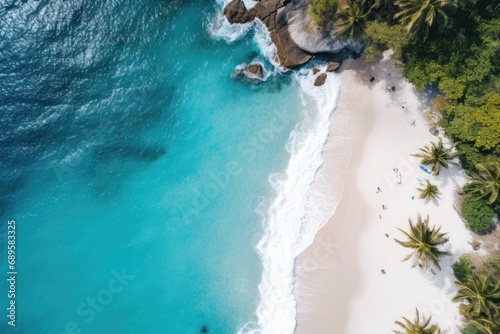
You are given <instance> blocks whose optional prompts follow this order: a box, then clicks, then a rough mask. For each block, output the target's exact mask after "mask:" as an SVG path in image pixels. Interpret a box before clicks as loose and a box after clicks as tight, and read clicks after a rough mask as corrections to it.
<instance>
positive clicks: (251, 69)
mask: <svg viewBox="0 0 500 334" xmlns="http://www.w3.org/2000/svg"><path fill="white" fill-rule="evenodd" d="M245 70H246V71H247V72H248V73H252V74H253V75H255V76H257V77H259V78H261V79H262V78H263V77H264V74H263V72H264V69H263V68H262V65H261V64H250V65H248V66H247V67H246V68H245Z"/></svg>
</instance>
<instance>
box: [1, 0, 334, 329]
mask: <svg viewBox="0 0 500 334" xmlns="http://www.w3.org/2000/svg"><path fill="white" fill-rule="evenodd" d="M0 6H1V7H0V22H1V23H0V86H1V87H0V116H1V117H0V131H1V134H0V158H1V160H0V167H1V169H0V179H1V194H0V205H1V207H0V217H1V224H0V228H1V229H2V231H1V233H0V243H1V245H2V246H1V247H2V248H1V249H0V256H1V257H2V261H1V262H0V264H1V265H0V270H1V272H2V274H3V275H5V277H7V274H6V273H7V272H8V271H9V269H8V267H7V263H6V261H4V259H6V258H7V222H8V221H9V220H15V222H16V268H15V269H16V272H17V275H16V293H15V294H16V296H15V302H16V326H15V327H12V326H9V325H8V324H7V321H8V319H7V317H6V316H5V315H6V314H7V313H8V311H4V313H5V315H3V314H2V318H0V319H3V320H2V321H1V322H0V332H1V333H46V334H48V333H53V334H55V333H182V334H184V333H200V332H204V331H205V332H209V333H236V332H237V331H238V330H240V329H241V328H242V327H243V326H244V325H245V324H247V328H250V329H249V331H251V328H258V326H257V325H255V326H254V325H252V324H250V325H249V324H248V323H256V322H259V323H262V319H265V318H266V317H269V315H266V314H263V313H266V312H267V311H268V309H267V308H266V307H262V296H263V295H265V292H263V291H266V290H265V286H266V284H264V289H263V288H262V287H261V289H260V290H259V287H258V286H259V284H260V283H261V281H262V276H263V263H266V261H264V262H262V260H261V256H262V254H263V253H264V252H265V250H264V249H265V248H266V245H272V244H273V243H272V242H270V241H269V235H274V234H275V232H272V230H271V232H269V230H268V229H267V230H266V226H267V225H269V224H270V223H269V222H271V225H273V224H272V221H273V220H274V219H275V218H276V217H274V218H273V215H274V213H272V211H273V210H274V209H273V207H274V208H275V207H276V203H275V205H274V206H273V205H272V204H271V202H272V200H271V199H272V198H273V197H275V196H276V193H277V192H278V193H279V189H278V188H279V186H277V184H279V183H280V181H279V177H277V176H276V175H277V174H273V173H276V172H282V173H283V172H284V171H285V170H286V169H287V166H288V168H289V166H290V165H289V161H290V152H294V150H295V148H296V147H295V146H296V145H298V144H297V143H295V142H294V140H293V138H295V137H301V136H300V135H297V136H295V137H294V136H292V137H290V134H291V133H294V129H296V130H297V123H298V122H299V121H300V120H303V118H304V115H305V114H304V103H306V102H304V101H305V98H304V96H303V95H302V96H301V94H300V93H301V92H303V89H304V87H301V85H300V84H299V80H297V79H296V78H295V79H294V77H293V76H292V75H290V73H276V71H274V73H273V74H272V75H270V77H269V78H268V79H267V81H266V82H265V83H260V84H247V83H242V82H241V81H240V80H238V79H234V78H232V77H231V73H232V71H233V70H234V69H235V67H237V66H238V65H239V64H242V63H248V62H250V61H252V60H258V61H260V62H262V63H263V64H264V66H265V68H266V70H267V71H266V72H267V73H271V72H273V70H272V69H273V66H272V64H271V63H269V61H268V60H266V58H265V57H264V56H263V55H262V54H261V51H260V48H259V45H258V44H257V43H256V39H255V38H254V33H253V32H249V33H248V34H246V35H245V36H244V37H242V38H240V39H239V40H238V41H236V42H232V43H227V42H226V41H224V40H223V39H222V38H219V37H220V29H219V30H218V31H219V33H218V34H215V35H219V36H214V34H213V31H215V30H217V27H216V28H214V27H213V25H214V24H216V23H214V22H216V21H217V20H216V17H217V15H218V13H220V5H218V4H216V3H215V2H211V1H208V2H207V1H201V0H192V1H186V0H172V1H167V0H144V1H139V0H135V1H134V0H121V1H120V0H113V1H94V0H70V1H63V0H55V1H15V0H14V1H11V2H10V3H3V4H1V5H0ZM216 25H217V24H216ZM219 28H220V27H219ZM294 75H295V74H294ZM318 106H319V107H321V106H323V107H325V105H321V104H318ZM326 106H327V107H329V108H330V109H332V106H331V105H328V104H327V105H326ZM316 107H317V106H316V105H314V106H312V107H310V109H311V110H312V109H314V108H316ZM306 116H307V115H306ZM313 118H314V117H313ZM306 119H307V117H306ZM313 121H314V120H313ZM313 121H310V122H309V123H307V122H306V123H302V125H303V126H306V127H307V126H309V127H312V125H311V124H312V123H314V122H313ZM311 122H312V123H311ZM310 123H311V124H310ZM302 132H303V131H302ZM302 132H300V133H302ZM306 132H307V131H306ZM319 133H322V132H321V131H320V132H319ZM324 137H325V138H326V134H325V135H324ZM291 138H292V140H291ZM321 138H322V137H321V136H320V138H319V139H314V138H313V139H314V140H316V141H317V142H319V147H320V146H321V140H323V141H324V138H323V139H321ZM297 140H298V139H297ZM318 140H319V141H318ZM298 141H299V142H300V140H298ZM287 143H288V144H287ZM287 145H288V146H287ZM313 146H314V145H313ZM316 146H318V145H316ZM316 151H317V150H316ZM316 151H314V150H309V152H316ZM310 154H312V153H310ZM292 156H293V154H292ZM311 157H312V156H310V157H309V158H310V160H311V159H312V158H311ZM306 158H307V157H306ZM312 160H314V159H312ZM292 161H293V159H292ZM314 166H315V165H313V166H312V167H311V168H312V174H311V173H309V174H311V175H313V174H314V168H317V167H314ZM303 174H304V175H305V174H307V173H306V172H303V173H302V174H300V175H303ZM270 175H275V177H274V178H271V181H272V182H270V181H269V180H270V179H269V177H270ZM289 176H290V175H289ZM308 182H310V180H309V181H308V179H306V180H304V182H303V184H304V187H305V186H307V184H308ZM285 188H286V187H285ZM294 189H295V190H294ZM299 190H300V189H299V188H293V189H292V188H291V190H290V189H289V190H288V191H291V192H294V191H295V192H298V191H299ZM278 199H279V196H278ZM284 203H285V204H286V203H287V201H286V200H284ZM263 208H264V209H263ZM265 208H270V209H269V212H271V218H265V217H264V218H263V215H265V213H264V214H263V212H265V210H266V209H265ZM256 211H257V212H259V213H260V214H258V213H256ZM292 211H293V210H292ZM277 216H278V217H277V218H276V219H278V218H279V214H278V215H277ZM303 217H304V214H303V213H300V212H299V213H298V216H297V217H296V220H300V219H303ZM287 219H288V218H287ZM278 220H280V219H278ZM266 221H267V223H266ZM284 221H286V219H284ZM266 231H267V232H266ZM266 234H268V239H266V238H264V239H263V236H264V235H266ZM278 235H279V233H278ZM263 240H264V241H263ZM266 240H267V241H266ZM259 241H260V244H259ZM290 243H291V244H293V240H292V241H291V242H290ZM256 247H257V248H259V252H257V251H256ZM275 248H276V247H275ZM285 250H286V248H285ZM289 250H290V252H289V253H290V254H288V253H287V255H286V256H285V258H286V259H287V260H286V261H285V263H286V264H287V265H286V266H285V267H286V268H285V270H284V271H283V273H284V275H289V276H290V280H291V273H292V270H293V268H292V266H293V258H294V255H296V254H294V252H293V249H292V248H291V246H290V245H289ZM285 253H286V252H285ZM269 263H272V261H271V262H269ZM269 263H268V266H269ZM264 267H266V265H264ZM264 272H266V271H265V270H264ZM287 277H288V276H287ZM264 281H265V280H264ZM274 283H275V284H281V283H280V282H279V281H277V282H274ZM285 283H286V284H289V283H290V282H285ZM286 284H284V286H286ZM281 285H283V284H281ZM8 290H9V285H8V283H7V281H6V280H5V279H3V280H2V281H1V282H0V296H1V298H0V300H1V304H2V309H4V310H5V309H6V308H7V307H8V306H9V301H10V300H11V299H8V298H6V297H7V291H8ZM279 297H280V296H279ZM280 298H281V297H280ZM275 304H276V305H278V306H279V303H275ZM259 305H260V306H259ZM285 309H286V308H285ZM256 310H259V311H258V312H257V313H256ZM291 316H292V318H293V316H294V314H292V315H291ZM278 318H279V317H278ZM278 320H279V319H278ZM283 328H288V327H287V326H284V327H283ZM272 332H273V330H270V331H267V333H272ZM285 332H286V331H285ZM283 333H284V332H283Z"/></svg>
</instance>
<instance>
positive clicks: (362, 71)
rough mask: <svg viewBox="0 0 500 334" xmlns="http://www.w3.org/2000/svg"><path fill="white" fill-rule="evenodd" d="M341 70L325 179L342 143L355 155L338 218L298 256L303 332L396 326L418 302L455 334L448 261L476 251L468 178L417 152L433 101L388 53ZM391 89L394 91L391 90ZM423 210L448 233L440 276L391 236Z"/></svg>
mask: <svg viewBox="0 0 500 334" xmlns="http://www.w3.org/2000/svg"><path fill="white" fill-rule="evenodd" d="M338 75H339V78H340V81H341V93H340V98H339V102H338V106H337V109H336V110H335V112H334V113H333V116H332V127H331V131H330V135H329V139H328V141H327V144H326V146H325V149H324V152H323V154H324V158H325V163H324V166H323V168H324V169H325V171H326V173H325V175H326V176H325V178H326V179H325V182H334V181H331V180H334V179H337V180H338V178H339V174H340V173H341V172H340V171H339V168H338V166H336V160H335V158H336V156H337V154H338V150H339V149H340V148H341V147H342V150H344V151H349V152H348V154H350V155H351V159H350V162H349V166H348V168H347V169H348V172H346V173H345V180H346V181H345V185H344V192H343V197H342V200H341V202H340V204H339V206H338V207H337V210H336V212H335V214H334V216H333V217H331V219H330V220H329V222H328V223H327V225H325V226H324V227H323V228H322V229H321V230H320V231H319V232H318V234H317V235H316V239H315V241H314V243H313V244H312V245H311V246H310V247H309V248H308V249H307V250H306V251H305V252H303V253H302V254H301V255H300V256H299V258H298V260H297V263H296V273H297V282H296V295H297V300H298V305H297V306H298V315H297V330H296V332H297V333H299V334H311V333H314V334H327V333H328V334H366V333H377V334H379V333H380V334H382V333H392V330H395V329H397V327H396V326H395V325H394V321H395V320H399V319H400V317H401V316H405V317H408V318H413V316H414V312H415V308H416V307H417V308H418V309H419V311H420V313H421V314H423V315H424V316H426V317H427V316H432V319H433V322H434V323H437V324H439V326H440V327H441V329H442V330H443V334H446V333H448V334H452V333H457V331H456V327H457V325H460V316H459V313H458V305H456V304H454V303H452V302H451V298H452V296H453V295H454V293H455V291H456V290H455V287H454V284H453V273H452V270H451V268H450V265H451V263H453V262H454V261H455V260H456V258H457V257H458V255H459V254H460V253H461V252H463V251H470V250H471V246H470V245H469V244H468V242H470V241H472V240H473V239H472V235H471V234H470V232H469V231H468V230H466V228H465V226H464V224H463V222H462V220H461V218H460V217H459V215H458V214H457V212H456V211H455V209H454V206H453V202H454V191H455V188H456V187H457V185H461V184H463V183H464V181H465V180H464V178H463V176H462V174H461V171H460V168H459V166H458V165H455V164H452V165H451V167H450V168H449V169H448V170H443V171H442V172H441V173H440V175H439V176H431V175H428V174H426V173H425V172H424V171H422V170H420V169H419V162H418V160H417V159H416V158H413V157H411V156H410V155H411V154H413V153H416V152H417V151H418V148H419V147H421V146H423V145H426V144H428V143H429V142H430V141H431V140H433V141H437V140H438V138H437V137H436V136H433V135H432V134H431V133H430V132H429V130H428V127H427V125H426V124H425V121H424V118H423V112H424V111H425V110H427V109H428V108H429V103H428V102H426V99H425V98H423V97H422V96H421V95H419V94H416V92H415V91H414V89H413V87H412V85H410V84H409V83H408V82H407V81H406V80H405V79H404V78H402V76H401V71H400V70H399V69H396V68H395V67H394V65H393V64H392V63H391V61H390V59H388V58H387V56H385V57H384V59H382V60H380V61H378V62H376V63H372V64H369V63H366V62H364V61H362V60H355V61H352V60H349V61H346V62H344V64H342V67H341V70H340V72H339V74H338ZM372 76H373V77H375V80H374V81H373V82H370V78H371V77H372ZM392 86H394V87H395V91H394V92H390V91H388V90H387V87H392ZM403 107H404V108H403ZM440 135H442V134H440ZM445 143H446V140H445ZM346 145H347V146H348V147H346ZM394 168H397V169H398V171H399V172H400V174H401V179H402V182H401V184H397V183H396V180H395V173H394V172H393V169H394ZM416 177H418V178H420V179H422V180H424V179H429V180H430V181H431V182H432V183H434V184H437V185H438V186H439V190H440V192H441V194H440V197H439V199H438V200H437V201H436V202H432V201H431V202H429V203H425V201H424V200H421V199H418V192H417V190H416V188H417V187H418V186H419V184H418V182H417V180H416ZM337 188H338V187H337ZM377 188H380V190H381V191H380V192H378V191H377ZM412 196H415V198H414V199H412ZM383 205H384V207H386V209H383V208H382V206H383ZM419 213H420V214H421V215H422V216H423V217H425V216H426V215H429V216H430V225H431V226H432V225H434V224H435V225H438V226H441V227H442V231H443V232H448V233H449V234H448V237H449V242H448V243H447V244H446V245H445V247H444V248H445V249H446V250H449V251H450V252H452V253H453V256H447V257H444V258H443V259H442V262H441V263H442V268H443V270H442V271H439V270H438V269H437V268H433V271H434V272H435V273H436V274H433V273H432V272H431V271H430V270H429V271H427V272H425V273H424V272H422V271H421V270H420V268H418V267H416V268H412V261H411V260H409V261H407V262H402V261H401V260H402V259H403V258H404V257H405V256H406V255H407V254H408V253H410V251H409V250H408V249H405V248H403V247H402V246H400V245H398V244H397V243H396V242H395V241H394V239H393V238H399V239H403V240H404V236H403V234H402V233H401V232H400V231H398V230H397V228H402V229H407V227H408V218H409V217H411V218H413V219H416V217H417V215H418V214H419ZM386 235H387V236H386ZM382 269H383V270H385V274H383V273H382V272H381V270H382Z"/></svg>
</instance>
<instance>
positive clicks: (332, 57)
mask: <svg viewBox="0 0 500 334" xmlns="http://www.w3.org/2000/svg"><path fill="white" fill-rule="evenodd" d="M307 11H308V3H307V0H260V1H259V2H258V3H257V4H256V5H255V6H254V7H253V8H251V9H247V8H246V7H245V5H244V3H243V1H242V0H232V1H231V2H230V3H229V4H227V5H226V7H225V8H224V15H225V16H226V17H227V19H228V20H229V22H230V23H247V22H250V21H253V20H254V19H259V20H260V21H262V22H263V23H264V24H265V25H266V27H267V29H268V30H269V33H270V35H271V40H272V41H273V43H274V44H275V45H276V49H277V56H278V58H279V61H280V63H281V65H282V66H284V67H287V68H295V67H298V66H300V65H303V64H305V63H307V62H308V61H309V60H311V59H312V58H320V59H324V60H326V61H342V60H343V59H345V58H347V57H349V56H351V55H352V54H353V53H355V54H357V53H359V52H360V51H362V49H363V46H362V45H356V44H354V43H349V42H345V41H341V40H340V39H339V38H337V37H334V36H333V35H332V32H331V31H328V30H322V29H320V28H319V27H317V26H315V25H314V24H313V23H312V21H311V19H310V18H309V16H308V14H307Z"/></svg>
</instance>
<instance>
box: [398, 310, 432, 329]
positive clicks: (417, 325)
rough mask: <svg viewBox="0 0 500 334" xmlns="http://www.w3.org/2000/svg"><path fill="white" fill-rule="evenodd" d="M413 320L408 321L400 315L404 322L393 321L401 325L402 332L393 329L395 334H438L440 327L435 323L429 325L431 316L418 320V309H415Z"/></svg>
mask: <svg viewBox="0 0 500 334" xmlns="http://www.w3.org/2000/svg"><path fill="white" fill-rule="evenodd" d="M415 314H416V316H415V320H413V321H410V320H408V319H407V318H405V317H402V318H403V320H404V323H403V322H401V321H395V322H394V323H395V324H396V325H398V326H399V327H401V328H402V329H403V330H404V332H400V331H393V332H394V333H396V334H440V333H441V329H440V328H439V327H438V326H436V325H431V324H430V323H431V319H432V317H429V319H427V320H425V319H422V321H420V314H419V312H418V309H416V310H415Z"/></svg>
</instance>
